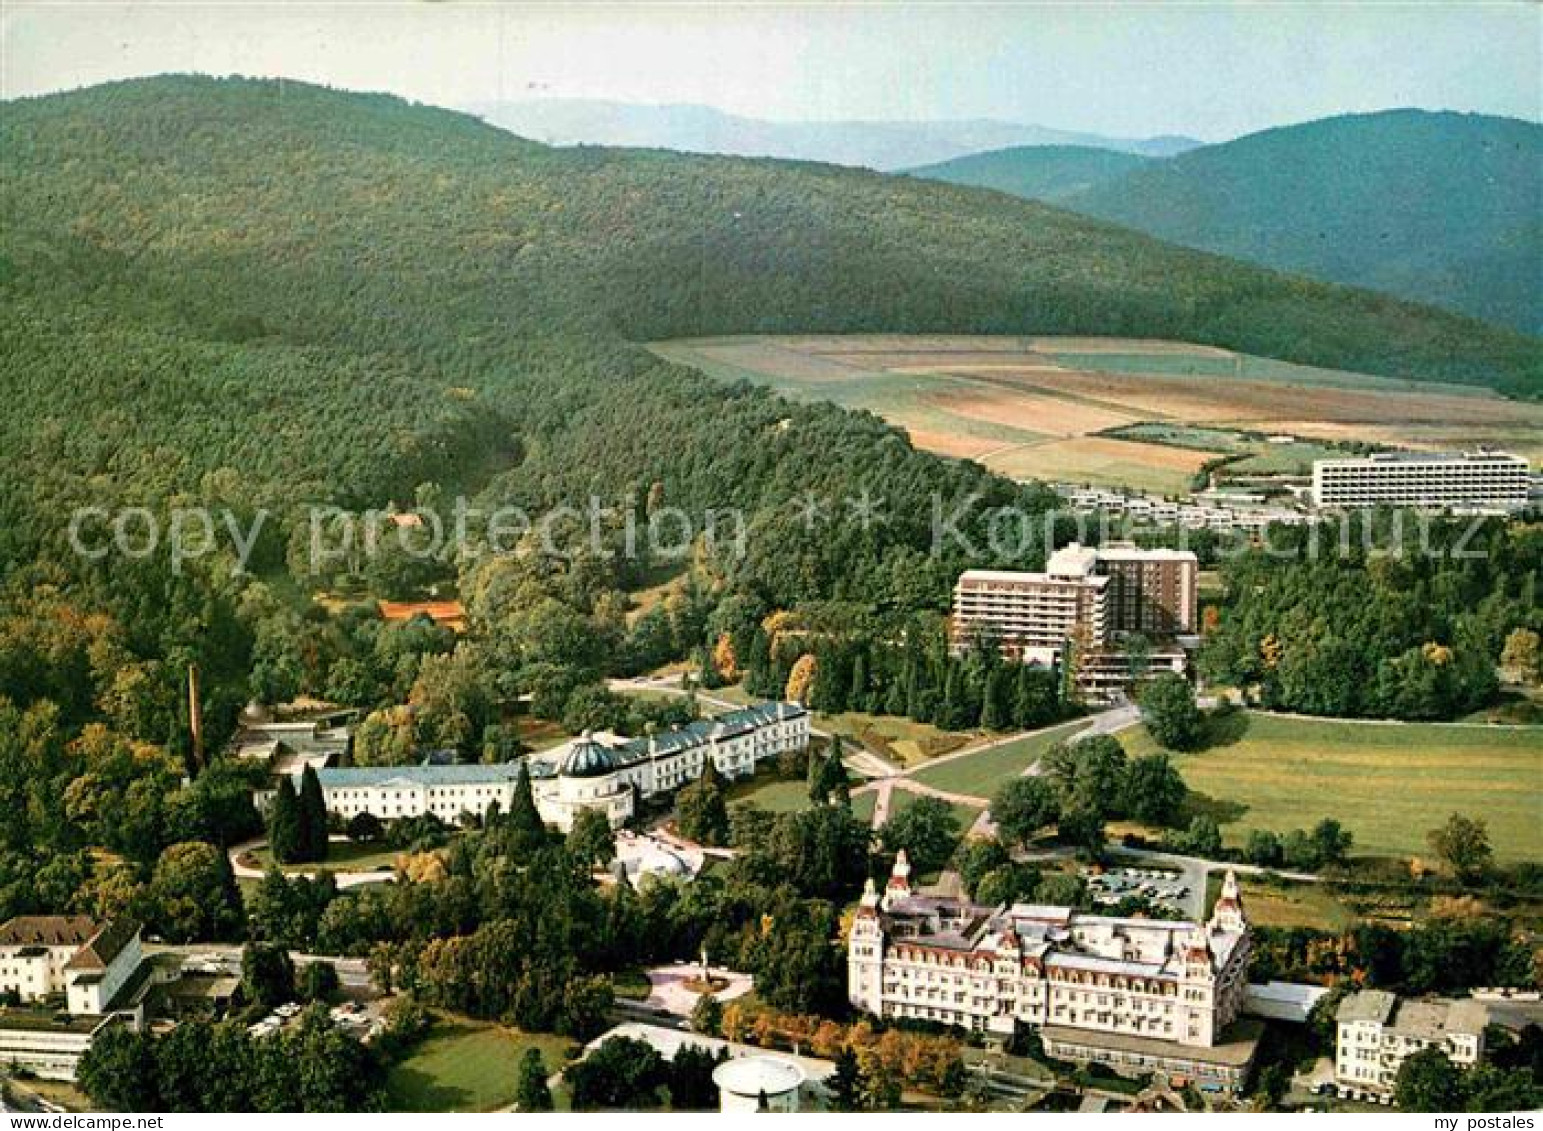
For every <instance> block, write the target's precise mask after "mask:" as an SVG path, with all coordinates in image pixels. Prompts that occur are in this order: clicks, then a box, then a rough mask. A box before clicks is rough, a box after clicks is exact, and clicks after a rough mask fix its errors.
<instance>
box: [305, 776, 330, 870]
mask: <svg viewBox="0 0 1543 1131" xmlns="http://www.w3.org/2000/svg"><path fill="white" fill-rule="evenodd" d="M298 808H299V824H300V844H299V846H298V847H299V853H300V856H299V859H301V860H307V861H310V860H325V859H326V858H327V801H326V798H325V797H324V796H323V795H322V791H321V779H320V778H318V777H317V776H316V770H315V768H314V767H312V766H307V767H306V768H305V770H304V772H302V773H301V775H300V798H299V806H298Z"/></svg>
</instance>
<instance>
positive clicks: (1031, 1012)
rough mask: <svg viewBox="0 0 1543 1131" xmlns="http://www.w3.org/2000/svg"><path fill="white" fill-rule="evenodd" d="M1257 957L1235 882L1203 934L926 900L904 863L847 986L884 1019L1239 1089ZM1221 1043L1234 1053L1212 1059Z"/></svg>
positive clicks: (868, 920)
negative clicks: (1166, 1069) (1036, 1044)
mask: <svg viewBox="0 0 1543 1131" xmlns="http://www.w3.org/2000/svg"><path fill="white" fill-rule="evenodd" d="M1249 953H1250V943H1249V928H1248V921H1247V918H1246V917H1245V915H1244V912H1243V905H1242V900H1241V898H1240V896H1239V894H1238V887H1237V882H1236V880H1235V879H1234V878H1233V876H1232V875H1231V874H1230V873H1229V874H1228V876H1227V879H1226V882H1225V883H1224V885H1223V887H1222V892H1221V896H1220V898H1219V899H1218V900H1217V903H1216V907H1215V910H1214V912H1213V914H1212V917H1211V919H1210V921H1209V922H1207V923H1205V924H1197V923H1188V922H1167V921H1163V920H1156V919H1123V918H1113V917H1108V916H1100V915H1088V914H1084V913H1082V912H1080V911H1075V910H1073V909H1071V908H1066V907H1047V906H1040V905H1033V904H1014V905H1011V906H1001V907H986V906H981V905H977V904H971V903H968V902H964V901H961V900H954V899H937V898H929V897H922V896H917V895H915V894H913V893H912V891H911V886H910V867H909V865H908V863H907V861H906V859H905V854H904V853H901V854H900V857H899V858H898V859H897V861H896V864H895V870H894V874H893V875H892V876H891V878H890V880H889V883H888V885H887V887H886V889H885V891H884V893H883V894H882V895H880V894H879V893H878V892H877V891H875V890H874V888H873V886H872V884H871V883H870V884H869V886H868V889H867V890H866V891H865V892H864V894H863V898H862V901H861V903H860V905H859V908H858V911H857V914H856V916H855V918H854V920H853V923H852V928H851V932H850V934H849V936H848V941H847V990H848V997H849V998H850V1000H851V1002H852V1005H853V1006H854V1007H856V1008H858V1009H861V1010H863V1011H865V1012H867V1013H871V1014H874V1015H876V1016H879V1017H884V1018H906V1019H914V1020H920V1021H933V1022H938V1023H941V1024H945V1025H951V1026H957V1027H959V1028H963V1029H969V1030H972V1031H975V1032H988V1033H996V1034H1001V1035H1009V1034H1011V1033H1013V1032H1014V1031H1016V1030H1017V1029H1018V1028H1019V1027H1020V1026H1022V1027H1028V1028H1032V1029H1036V1030H1039V1031H1040V1032H1041V1034H1042V1036H1043V1037H1044V1039H1045V1041H1046V1046H1047V1049H1049V1048H1050V1047H1051V1046H1052V1045H1054V1046H1055V1047H1056V1048H1059V1049H1061V1050H1062V1052H1063V1053H1064V1054H1065V1055H1067V1056H1068V1057H1070V1058H1075V1059H1083V1060H1097V1061H1099V1062H1101V1063H1106V1064H1109V1065H1111V1066H1113V1067H1115V1068H1116V1069H1117V1070H1122V1069H1136V1070H1149V1069H1151V1068H1152V1067H1154V1066H1162V1065H1170V1067H1171V1062H1177V1061H1182V1062H1183V1064H1184V1065H1186V1066H1188V1067H1187V1069H1186V1070H1185V1071H1186V1073H1187V1074H1193V1075H1197V1076H1202V1077H1204V1078H1208V1079H1213V1080H1216V1081H1217V1082H1219V1083H1220V1084H1222V1086H1227V1087H1237V1086H1241V1084H1242V1082H1243V1079H1244V1077H1245V1076H1246V1074H1247V1069H1248V1066H1249V1063H1251V1061H1252V1057H1253V1043H1252V1042H1246V1043H1245V1046H1246V1047H1243V1048H1242V1049H1241V1051H1240V1050H1239V1047H1238V1046H1239V1042H1237V1041H1235V1040H1234V1039H1233V1035H1232V1034H1228V1033H1227V1030H1228V1029H1229V1027H1230V1026H1231V1025H1232V1024H1233V1022H1234V1021H1235V1020H1236V1019H1237V1017H1238V1014H1239V1011H1240V1010H1241V1008H1242V1005H1243V999H1244V996H1245V994H1246V992H1247V971H1248V959H1249ZM1217 1046H1225V1047H1226V1052H1225V1053H1218V1054H1217V1055H1212V1053H1211V1051H1210V1050H1215V1049H1216V1048H1217ZM1235 1054H1236V1055H1235ZM1057 1055H1060V1054H1057ZM1207 1064H1209V1065H1210V1066H1211V1067H1210V1069H1209V1070H1207V1069H1204V1068H1196V1067H1195V1066H1196V1065H1207Z"/></svg>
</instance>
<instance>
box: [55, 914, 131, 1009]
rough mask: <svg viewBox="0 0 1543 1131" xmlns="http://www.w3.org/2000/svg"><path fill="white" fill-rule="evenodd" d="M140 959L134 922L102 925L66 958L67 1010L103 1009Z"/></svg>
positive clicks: (107, 1007) (129, 976) (110, 1001)
mask: <svg viewBox="0 0 1543 1131" xmlns="http://www.w3.org/2000/svg"><path fill="white" fill-rule="evenodd" d="M142 959H143V955H142V953H141V948H140V939H139V925H138V924H136V923H128V922H124V921H121V920H120V921H118V922H114V923H109V924H108V925H107V926H106V927H103V928H102V930H101V931H99V932H98V933H97V934H96V935H95V936H94V937H93V938H92V939H91V941H90V942H88V943H87V944H86V945H85V946H83V947H81V948H80V950H79V951H77V952H76V953H75V956H74V957H73V958H71V959H70V962H69V966H68V968H67V970H66V974H67V975H68V977H69V988H68V990H67V991H66V995H65V996H66V1001H67V1002H68V1004H69V1010H70V1012H71V1013H73V1014H93V1013H106V1012H107V1011H108V1010H109V1008H110V1007H111V1006H112V1004H113V999H114V998H116V997H117V996H118V991H119V990H121V989H123V987H124V986H125V985H127V984H128V982H129V979H130V978H132V977H134V974H135V972H136V971H138V969H139V965H140V962H141V961H142Z"/></svg>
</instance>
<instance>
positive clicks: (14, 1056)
mask: <svg viewBox="0 0 1543 1131" xmlns="http://www.w3.org/2000/svg"><path fill="white" fill-rule="evenodd" d="M114 1023H115V1022H114V1019H113V1018H111V1017H97V1016H91V1017H84V1018H82V1017H68V1018H59V1019H54V1018H37V1017H27V1018H25V1019H18V1018H14V1017H10V1016H8V1015H6V1014H5V1013H0V1065H4V1066H5V1067H7V1068H9V1067H11V1066H12V1065H14V1066H15V1067H17V1068H20V1069H23V1070H25V1071H27V1072H30V1073H32V1074H33V1075H34V1076H39V1077H42V1078H43V1079H45V1080H73V1079H75V1070H76V1069H77V1068H78V1067H79V1065H80V1058H81V1057H82V1056H84V1055H85V1054H86V1050H87V1049H89V1048H90V1047H91V1044H92V1042H93V1041H95V1040H96V1038H97V1035H98V1034H100V1033H101V1032H103V1031H104V1030H105V1029H106V1028H107V1027H108V1026H109V1025H112V1024H114Z"/></svg>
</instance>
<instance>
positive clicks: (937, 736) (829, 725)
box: [814, 711, 979, 768]
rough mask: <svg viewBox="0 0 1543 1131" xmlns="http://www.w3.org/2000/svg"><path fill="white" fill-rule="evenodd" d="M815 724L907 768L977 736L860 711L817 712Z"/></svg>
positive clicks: (948, 750) (958, 746)
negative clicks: (833, 713)
mask: <svg viewBox="0 0 1543 1131" xmlns="http://www.w3.org/2000/svg"><path fill="white" fill-rule="evenodd" d="M814 725H815V726H816V727H818V728H819V729H820V730H823V731H828V732H829V733H831V734H839V735H840V736H841V737H842V738H843V739H847V740H852V741H856V742H858V743H860V744H862V745H864V746H869V747H871V748H873V749H874V750H877V751H878V752H879V753H880V754H882V755H883V756H884V757H886V758H888V759H889V760H890V761H892V762H898V763H899V764H900V765H902V766H905V767H906V768H910V767H912V766H919V765H921V764H922V763H923V762H926V761H928V760H929V759H932V758H936V757H938V756H939V755H942V754H947V753H949V752H950V751H953V750H958V749H959V748H960V747H961V746H964V745H965V744H966V743H969V742H972V741H974V740H975V739H976V738H977V737H979V736H978V735H976V734H971V733H967V732H963V731H951V730H940V729H938V728H937V727H935V726H932V725H931V724H930V723H918V722H913V721H912V720H910V719H907V718H902V717H897V716H891V715H869V714H865V713H863V712H861V711H846V712H843V713H842V714H839V715H816V716H815V718H814Z"/></svg>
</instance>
